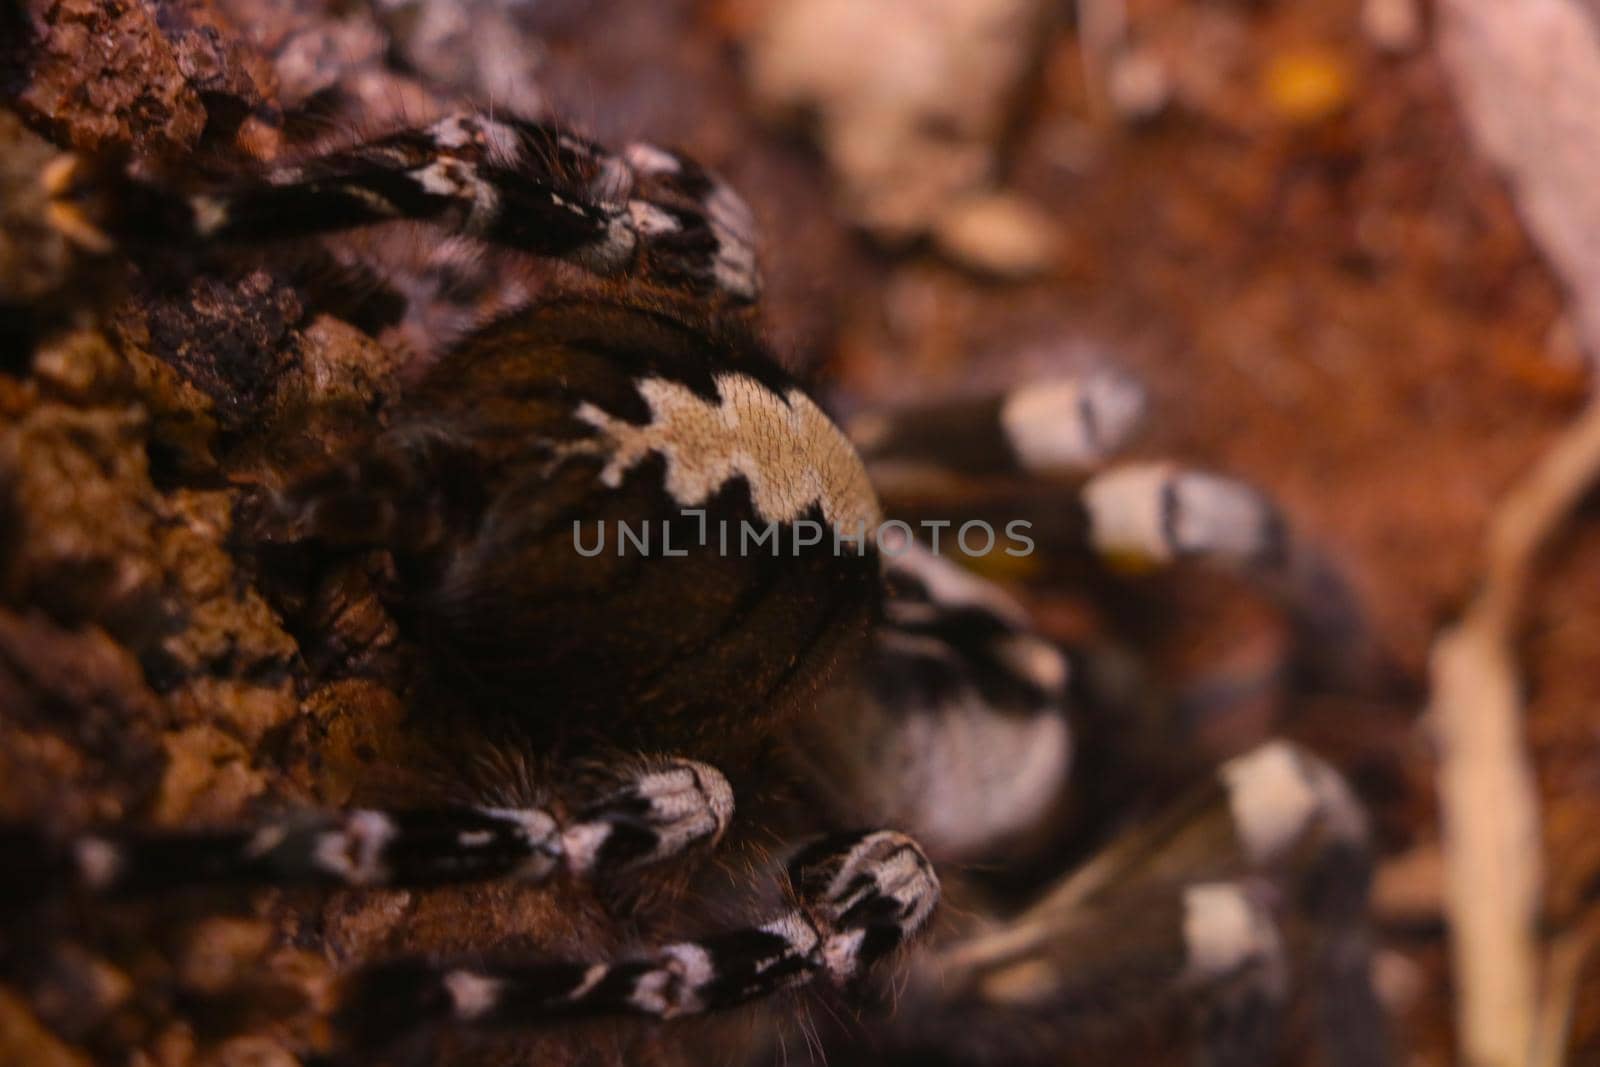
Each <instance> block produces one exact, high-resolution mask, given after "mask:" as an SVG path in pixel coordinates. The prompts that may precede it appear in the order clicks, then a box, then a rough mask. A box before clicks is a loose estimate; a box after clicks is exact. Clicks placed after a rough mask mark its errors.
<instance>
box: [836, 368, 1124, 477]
mask: <svg viewBox="0 0 1600 1067" xmlns="http://www.w3.org/2000/svg"><path fill="white" fill-rule="evenodd" d="M1144 411H1145V396H1144V390H1143V388H1142V387H1141V386H1140V385H1139V384H1138V383H1137V382H1135V381H1134V380H1133V379H1132V378H1129V377H1127V376H1126V375H1123V374H1120V373H1117V372H1116V371H1111V370H1098V371H1091V372H1087V373H1084V374H1080V375H1075V376H1068V377H1062V378H1050V379H1045V380H1042V381H1036V382H1030V383H1028V384H1027V385H1022V386H1018V387H1017V388H1015V389H1012V390H1010V391H1009V392H1006V393H1002V394H998V395H994V396H984V397H977V398H962V399H958V400H953V401H947V402H944V403H935V404H927V405H920V406H912V407H906V408H901V409H898V410H886V411H873V412H869V413H867V414H864V415H861V416H858V417H856V418H855V419H852V420H851V421H850V423H849V426H848V430H849V433H850V436H851V438H852V439H853V440H854V441H855V443H856V446H857V447H858V448H860V449H861V452H862V456H863V457H864V458H865V459H866V461H867V463H868V464H869V466H871V467H872V469H873V472H874V475H875V476H878V475H880V474H881V475H883V476H884V477H886V478H888V479H890V480H892V479H893V478H894V477H895V475H896V472H897V471H901V472H903V471H905V469H906V468H912V469H915V468H921V467H936V468H939V469H941V470H946V471H950V472H953V473H956V474H960V475H968V476H986V475H996V474H1002V475H1057V474H1067V475H1071V474H1082V473H1086V472H1088V471H1091V470H1093V469H1095V468H1097V467H1099V466H1100V465H1101V464H1103V463H1105V461H1106V460H1108V459H1109V458H1111V456H1113V455H1115V454H1116V453H1117V452H1119V451H1121V450H1122V449H1123V448H1124V447H1126V445H1127V444H1128V442H1129V441H1130V440H1131V439H1132V438H1133V436H1134V434H1135V433H1136V431H1137V430H1138V428H1139V424H1140V422H1141V420H1142V419H1143V416H1144Z"/></svg>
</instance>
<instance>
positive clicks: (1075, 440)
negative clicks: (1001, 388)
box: [1000, 372, 1144, 471]
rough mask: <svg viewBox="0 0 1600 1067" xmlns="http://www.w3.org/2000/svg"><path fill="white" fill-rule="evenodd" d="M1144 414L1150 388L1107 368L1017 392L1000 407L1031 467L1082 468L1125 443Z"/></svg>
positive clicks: (1008, 435) (1021, 456)
mask: <svg viewBox="0 0 1600 1067" xmlns="http://www.w3.org/2000/svg"><path fill="white" fill-rule="evenodd" d="M1085 407H1088V409H1089V417H1088V419H1085V418H1084V408H1085ZM1143 414H1144V391H1143V390H1142V389H1140V388H1139V386H1138V385H1137V384H1136V383H1134V382H1133V381H1132V379H1129V378H1126V377H1123V376H1122V375H1119V374H1112V373H1109V372H1102V373H1097V374H1090V375H1086V376H1084V377H1081V378H1066V379H1060V380H1057V381H1045V382H1038V383H1035V384H1032V385H1025V386H1023V387H1021V388H1019V389H1016V390H1014V391H1013V392H1011V393H1010V394H1009V395H1007V397H1006V399H1005V402H1004V404H1003V405H1002V406H1001V408H1000V425H1001V426H1002V428H1003V429H1004V430H1005V434H1006V440H1007V441H1008V442H1010V444H1011V450H1012V452H1014V453H1015V454H1016V457H1017V459H1018V461H1019V462H1020V463H1021V464H1022V465H1023V466H1024V467H1026V468H1028V469H1029V470H1037V471H1052V470H1063V469H1065V470H1081V469H1083V468H1085V467H1089V466H1092V465H1094V464H1096V463H1099V462H1101V461H1103V460H1104V459H1105V458H1106V457H1107V456H1108V455H1110V454H1112V453H1113V452H1116V451H1117V450H1118V449H1120V448H1121V447H1122V446H1123V445H1125V444H1126V443H1127V441H1128V439H1129V438H1130V437H1132V436H1133V432H1134V430H1135V429H1136V428H1137V427H1138V424H1139V420H1140V418H1141V417H1142V416H1143Z"/></svg>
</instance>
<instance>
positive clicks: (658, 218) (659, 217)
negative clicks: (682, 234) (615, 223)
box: [628, 200, 683, 237]
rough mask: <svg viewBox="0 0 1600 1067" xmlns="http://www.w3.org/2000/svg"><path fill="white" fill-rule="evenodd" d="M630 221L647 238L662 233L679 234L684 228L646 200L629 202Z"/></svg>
mask: <svg viewBox="0 0 1600 1067" xmlns="http://www.w3.org/2000/svg"><path fill="white" fill-rule="evenodd" d="M628 220H629V222H631V223H632V224H633V228H634V229H635V230H637V231H638V232H639V233H642V234H644V235H645V236H646V237H654V236H655V235H657V234H662V233H677V232H678V231H679V230H680V229H682V228H683V227H681V226H679V225H678V220H677V219H675V218H673V217H672V216H671V215H669V214H667V213H666V212H665V211H663V210H661V209H660V208H658V207H656V206H655V205H654V204H652V203H650V202H648V201H645V200H630V201H628Z"/></svg>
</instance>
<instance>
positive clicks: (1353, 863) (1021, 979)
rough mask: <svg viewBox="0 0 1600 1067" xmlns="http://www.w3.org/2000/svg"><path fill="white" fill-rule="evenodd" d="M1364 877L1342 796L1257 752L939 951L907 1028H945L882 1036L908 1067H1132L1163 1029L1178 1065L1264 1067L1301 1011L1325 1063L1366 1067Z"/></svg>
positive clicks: (1355, 820) (1288, 747) (1294, 758)
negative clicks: (1061, 1060) (1117, 1062)
mask: <svg viewBox="0 0 1600 1067" xmlns="http://www.w3.org/2000/svg"><path fill="white" fill-rule="evenodd" d="M1369 873H1370V861H1369V858H1368V855H1367V828H1366V820H1365V816H1364V815H1363V813H1362V811H1361V809H1360V807H1359V806H1358V805H1357V803H1356V802H1355V800H1354V799H1353V797H1352V796H1351V794H1350V792H1349V790H1348V787H1347V786H1346V785H1345V784H1344V782H1343V781H1342V780H1341V779H1340V778H1339V777H1338V775H1337V774H1336V773H1335V772H1334V771H1333V770H1332V769H1331V768H1329V767H1328V766H1327V765H1325V764H1323V763H1321V762H1320V761H1319V760H1317V759H1316V758H1315V757H1313V756H1311V755H1310V754H1309V753H1307V752H1305V751H1304V750H1303V749H1300V748H1299V747H1297V746H1295V745H1292V744H1290V743H1288V742H1284V741H1272V742H1268V743H1267V744H1265V745H1263V746H1261V747H1259V748H1257V749H1254V750H1252V751H1250V752H1247V753H1245V754H1244V755H1242V756H1239V757H1236V758H1235V759H1233V760H1230V761H1228V762H1227V763H1225V764H1223V765H1222V767H1221V768H1219V770H1218V772H1217V774H1216V775H1215V777H1214V778H1213V779H1212V780H1211V781H1209V782H1207V783H1205V784H1203V785H1201V786H1199V787H1197V788H1196V789H1195V790H1193V791H1192V792H1191V793H1189V794H1188V795H1187V796H1184V797H1182V798H1180V799H1179V800H1178V801H1176V802H1175V803H1174V804H1173V805H1172V806H1171V807H1169V808H1168V809H1166V810H1164V811H1163V812H1161V813H1158V814H1157V815H1156V816H1155V817H1154V818H1152V819H1150V820H1148V821H1146V822H1145V823H1143V824H1141V825H1138V826H1135V827H1133V828H1132V829H1130V830H1129V831H1127V832H1126V833H1124V834H1122V835H1120V836H1119V837H1117V838H1116V839H1115V840H1114V841H1113V843H1112V844H1110V845H1109V846H1108V847H1107V848H1105V849H1104V850H1103V851H1101V852H1100V853H1098V854H1096V855H1095V856H1093V857H1092V858H1090V859H1089V861H1088V862H1086V863H1085V864H1083V865H1082V866H1081V867H1079V868H1078V869H1076V870H1075V871H1073V872H1071V873H1069V874H1068V875H1066V876H1065V877H1063V878H1062V879H1060V880H1059V881H1057V882H1056V883H1055V884H1053V885H1051V886H1047V887H1046V888H1045V890H1044V891H1043V892H1042V893H1041V894H1040V895H1039V896H1038V897H1037V898H1036V899H1035V900H1034V901H1033V902H1032V903H1031V904H1030V905H1029V906H1027V907H1026V908H1024V910H1022V911H1021V912H1020V913H1019V914H1017V915H1014V916H1012V917H1010V918H1007V919H1004V920H1001V921H991V922H988V923H981V922H980V923H974V924H972V927H971V929H969V930H968V931H967V932H965V933H963V934H961V935H957V936H954V937H952V938H949V939H947V940H945V941H944V942H943V943H941V944H940V945H939V946H937V948H936V949H934V950H933V952H932V953H931V954H929V955H928V956H926V957H924V958H923V959H922V960H921V961H920V963H921V971H920V973H919V977H918V981H917V982H916V989H917V993H916V994H915V996H916V997H918V998H923V997H926V998H928V999H929V1000H931V1001H932V1003H930V1004H928V1005H926V1007H925V1009H924V1010H923V1011H920V1012H917V1013H916V1014H917V1016H918V1017H919V1018H924V1019H938V1020H942V1021H944V1022H946V1023H947V1024H948V1025H947V1026H936V1027H931V1028H929V1029H928V1030H926V1031H925V1032H923V1033H920V1034H912V1033H909V1032H905V1033H902V1034H901V1035H900V1037H899V1038H897V1039H895V1040H898V1041H903V1042H904V1043H905V1053H904V1057H905V1062H930V1059H929V1058H924V1057H923V1056H922V1055H921V1051H922V1050H935V1049H939V1050H942V1051H940V1052H939V1053H938V1054H937V1055H933V1056H932V1057H931V1062H961V1063H987V1062H996V1063H998V1062H1006V1063H1045V1062H1056V1057H1058V1056H1059V1055H1060V1053H1061V1051H1062V1050H1064V1049H1077V1050H1079V1051H1080V1052H1081V1054H1083V1055H1084V1056H1085V1057H1086V1058H1088V1059H1090V1060H1093V1061H1097V1062H1098V1061H1099V1060H1100V1059H1109V1058H1110V1057H1112V1056H1122V1057H1128V1056H1132V1057H1133V1058H1134V1059H1136V1060H1137V1061H1138V1062H1146V1059H1145V1058H1144V1057H1151V1056H1154V1054H1155V1050H1156V1049H1157V1048H1163V1047H1167V1043H1168V1042H1170V1036H1171V1031H1172V1028H1177V1029H1179V1030H1182V1031H1186V1032H1187V1033H1188V1034H1189V1037H1190V1042H1189V1046H1188V1047H1190V1048H1192V1049H1194V1056H1193V1059H1192V1061H1191V1062H1196V1063H1201V1064H1218V1065H1244V1064H1261V1063H1271V1062H1276V1061H1277V1060H1278V1059H1279V1058H1280V1057H1281V1056H1282V1055H1283V1053H1284V1050H1285V1048H1286V1047H1287V1046H1286V1045H1285V1042H1286V1041H1288V1040H1290V1039H1291V1037H1292V1036H1294V1035H1297V1034H1298V1035H1301V1036H1304V1035H1305V1033H1306V1032H1307V1031H1306V1030H1304V1029H1296V1028H1295V1027H1294V1026H1292V1025H1290V1022H1289V1020H1290V1019H1292V1018H1294V1017H1293V1016H1290V1015H1286V1012H1287V1011H1288V1009H1289V1008H1290V1007H1291V1005H1292V1004H1296V1003H1307V1004H1308V1005H1309V1009H1310V1012H1309V1014H1310V1016H1311V1018H1310V1019H1309V1020H1308V1021H1306V1020H1301V1021H1300V1026H1301V1027H1302V1028H1305V1027H1309V1034H1310V1036H1313V1037H1314V1038H1316V1039H1317V1040H1319V1041H1320V1042H1321V1047H1323V1048H1325V1049H1326V1050H1327V1054H1328V1055H1329V1056H1330V1057H1331V1059H1330V1062H1333V1063H1337V1064H1340V1065H1350V1067H1355V1065H1370V1064H1381V1063H1383V1062H1385V1060H1386V1051H1385V1049H1384V1038H1383V1024H1382V1018H1381V1013H1380V1011H1379V1009H1378V1007H1377V1005H1376V1002H1375V1001H1374V1000H1373V998H1372V994H1371V989H1370V986H1369V985H1368V976H1367V973H1366V965H1367V952H1366V940H1365V931H1364V927H1363V921H1362V917H1363V914H1364V908H1365V894H1366V887H1367V881H1368V876H1369ZM980 1031H981V1034H980ZM1152 1042H1153V1043H1154V1044H1151V1043H1152ZM963 1044H965V1045H967V1046H968V1047H969V1048H970V1049H971V1051H970V1052H968V1053H966V1054H963V1053H961V1052H960V1051H955V1050H959V1049H960V1048H961V1047H962V1045H963ZM980 1049H981V1051H979V1050H980ZM1151 1062H1159V1061H1157V1060H1153V1059H1152V1060H1151Z"/></svg>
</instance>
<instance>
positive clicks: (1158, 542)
mask: <svg viewBox="0 0 1600 1067" xmlns="http://www.w3.org/2000/svg"><path fill="white" fill-rule="evenodd" d="M1083 506H1084V511H1085V513H1086V514H1087V516H1088V520H1089V530H1088V539H1089V543H1090V545H1091V546H1093V549H1094V551H1095V552H1096V553H1097V554H1098V555H1099V556H1101V557H1102V558H1104V559H1107V560H1109V561H1111V562H1112V563H1113V564H1120V565H1125V566H1132V567H1134V568H1138V569H1147V568H1151V567H1162V566H1167V565H1169V564H1172V563H1175V562H1178V561H1180V560H1185V559H1204V560H1209V561H1213V562H1218V563H1223V564H1227V565H1232V566H1239V567H1254V566H1271V565H1274V564H1278V563H1281V562H1282V561H1283V559H1284V556H1285V553H1286V544H1285V532H1284V527H1283V520H1282V518H1281V517H1280V516H1279V514H1278V511H1277V509H1276V508H1275V507H1273V505H1272V502H1271V501H1270V500H1268V499H1267V498H1266V497H1265V496H1264V495H1262V494H1261V493H1260V492H1259V491H1257V490H1256V489H1253V488H1251V487H1250V486H1248V485H1245V484H1244V483H1242V482H1239V481H1236V480H1234V479H1232V478H1228V477H1225V476H1223V475H1219V474H1212V473H1210V472H1208V471H1199V470H1192V469H1187V468H1184V467H1179V466H1177V465H1175V464H1171V463H1160V462H1155V463H1128V464H1119V465H1117V466H1115V467H1112V468H1110V469H1108V470H1106V471H1105V472H1103V473H1101V474H1099V475H1096V476H1095V477H1094V478H1091V479H1090V480H1089V481H1088V483H1087V484H1086V485H1085V486H1084V487H1083Z"/></svg>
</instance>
